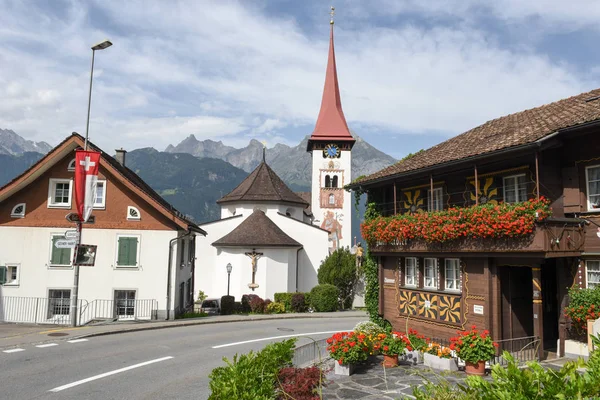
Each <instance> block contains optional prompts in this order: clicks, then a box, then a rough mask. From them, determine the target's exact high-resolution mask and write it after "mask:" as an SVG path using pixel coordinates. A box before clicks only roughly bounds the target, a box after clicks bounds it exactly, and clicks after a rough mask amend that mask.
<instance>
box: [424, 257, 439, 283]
mask: <svg viewBox="0 0 600 400" xmlns="http://www.w3.org/2000/svg"><path fill="white" fill-rule="evenodd" d="M437 275H438V269H437V259H435V258H426V259H425V274H424V275H423V278H424V280H423V283H424V285H423V286H424V287H425V288H428V289H437Z"/></svg>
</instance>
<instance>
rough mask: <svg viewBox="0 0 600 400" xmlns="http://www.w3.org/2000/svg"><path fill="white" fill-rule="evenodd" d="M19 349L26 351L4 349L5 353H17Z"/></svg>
mask: <svg viewBox="0 0 600 400" xmlns="http://www.w3.org/2000/svg"><path fill="white" fill-rule="evenodd" d="M19 351H25V349H10V350H4V351H3V353H17V352H19Z"/></svg>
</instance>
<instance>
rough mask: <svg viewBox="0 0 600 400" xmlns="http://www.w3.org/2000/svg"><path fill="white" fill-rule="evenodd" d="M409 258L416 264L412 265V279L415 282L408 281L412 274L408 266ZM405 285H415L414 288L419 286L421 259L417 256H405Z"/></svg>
mask: <svg viewBox="0 0 600 400" xmlns="http://www.w3.org/2000/svg"><path fill="white" fill-rule="evenodd" d="M408 260H411V261H413V262H414V264H413V265H412V268H413V274H412V281H413V283H408V278H409V276H410V275H409V273H408V267H409V265H408V264H409V262H408ZM404 286H406V287H414V288H416V287H417V286H419V261H418V260H417V257H405V258H404Z"/></svg>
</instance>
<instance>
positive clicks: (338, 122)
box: [306, 7, 355, 253]
mask: <svg viewBox="0 0 600 400" xmlns="http://www.w3.org/2000/svg"><path fill="white" fill-rule="evenodd" d="M333 11H334V8H333V7H331V21H330V25H331V31H330V33H329V58H328V60H327V71H326V74H325V87H324V88H323V99H322V100H321V110H320V111H319V117H318V118H317V123H316V125H315V130H314V131H313V133H312V135H311V136H310V138H309V139H308V146H307V149H306V150H307V151H308V152H309V153H311V155H312V192H311V193H312V199H311V207H312V213H313V215H314V218H315V223H316V224H317V225H319V226H320V227H321V228H323V229H326V230H328V231H329V251H330V253H331V252H333V251H335V250H336V249H338V248H341V247H346V246H347V247H351V246H352V244H353V243H352V237H351V236H352V223H351V222H352V199H351V194H350V192H347V191H345V190H344V186H345V185H347V184H349V183H350V182H351V180H352V176H351V165H352V162H351V161H352V157H351V152H352V146H354V142H355V140H354V138H353V137H352V135H351V134H350V130H349V129H348V124H346V118H345V117H344V111H343V110H342V101H341V99H340V89H339V85H338V78H337V69H336V66H335V50H334V47H333V25H334V23H333Z"/></svg>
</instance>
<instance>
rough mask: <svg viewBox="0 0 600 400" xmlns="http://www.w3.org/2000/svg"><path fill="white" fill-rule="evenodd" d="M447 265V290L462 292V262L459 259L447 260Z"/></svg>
mask: <svg viewBox="0 0 600 400" xmlns="http://www.w3.org/2000/svg"><path fill="white" fill-rule="evenodd" d="M445 264H446V269H445V272H446V280H445V283H446V286H445V289H446V290H460V289H461V284H460V260H459V259H458V258H447V259H446V260H445Z"/></svg>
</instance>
